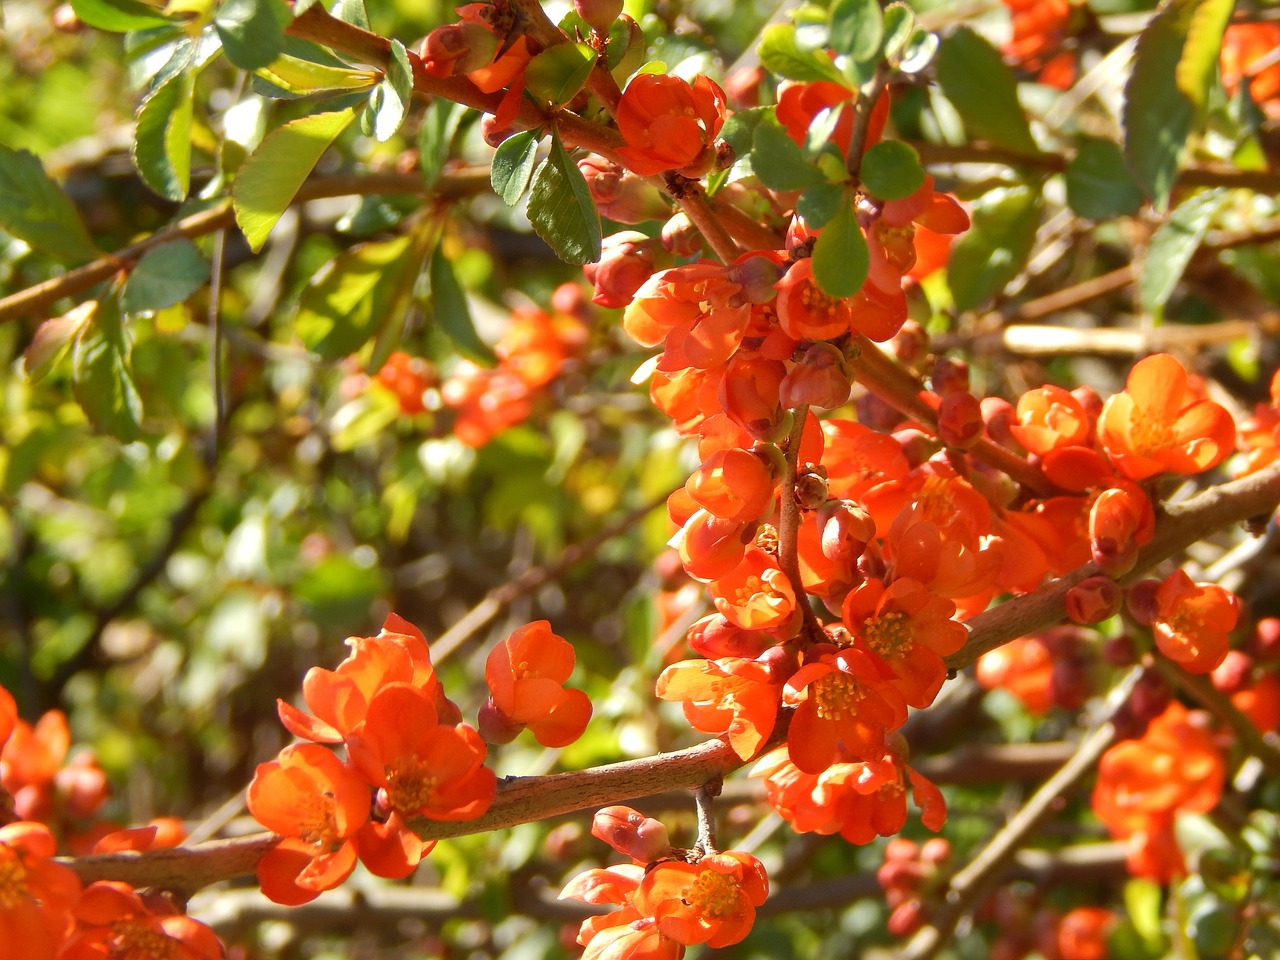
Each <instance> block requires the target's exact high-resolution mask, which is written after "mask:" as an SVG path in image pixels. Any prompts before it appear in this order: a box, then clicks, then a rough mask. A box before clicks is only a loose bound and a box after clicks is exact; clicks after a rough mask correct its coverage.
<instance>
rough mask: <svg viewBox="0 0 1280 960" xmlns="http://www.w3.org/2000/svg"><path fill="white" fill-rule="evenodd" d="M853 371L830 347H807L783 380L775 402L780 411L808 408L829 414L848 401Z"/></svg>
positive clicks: (836, 350)
mask: <svg viewBox="0 0 1280 960" xmlns="http://www.w3.org/2000/svg"><path fill="white" fill-rule="evenodd" d="M852 390H853V371H852V370H851V369H850V367H849V364H848V361H847V360H845V356H844V354H843V353H841V352H840V349H839V348H838V347H836V346H835V345H834V344H830V343H826V342H823V341H817V342H814V343H811V344H809V346H808V347H806V348H805V350H804V353H803V354H802V355H801V356H800V359H799V360H798V361H797V363H796V365H795V366H794V367H792V368H791V370H790V371H789V372H788V373H787V375H786V377H784V378H783V381H782V386H781V387H780V388H779V392H778V399H779V401H780V402H781V403H782V405H783V406H784V407H800V406H806V405H807V406H810V407H817V408H818V409H819V410H831V409H833V408H835V407H840V406H843V405H844V404H846V403H847V402H848V401H849V394H850V392H851V391H852Z"/></svg>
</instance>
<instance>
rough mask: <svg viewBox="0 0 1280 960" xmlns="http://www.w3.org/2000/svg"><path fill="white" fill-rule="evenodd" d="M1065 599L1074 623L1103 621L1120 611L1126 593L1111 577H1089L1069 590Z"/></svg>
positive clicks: (1070, 617) (1069, 615)
mask: <svg viewBox="0 0 1280 960" xmlns="http://www.w3.org/2000/svg"><path fill="white" fill-rule="evenodd" d="M1064 599H1065V603H1066V610H1067V617H1068V619H1070V620H1071V622H1072V623H1101V622H1102V621H1103V620H1110V619H1111V618H1112V617H1114V616H1115V615H1116V614H1117V613H1119V612H1120V606H1121V603H1122V601H1123V599H1124V593H1123V591H1121V589H1120V585H1119V584H1118V583H1116V582H1115V581H1114V580H1112V579H1111V578H1110V577H1089V578H1088V579H1087V580H1082V581H1081V582H1080V583H1077V584H1076V585H1075V586H1074V587H1072V588H1071V589H1070V590H1068V591H1067V595H1066V597H1065V598H1064Z"/></svg>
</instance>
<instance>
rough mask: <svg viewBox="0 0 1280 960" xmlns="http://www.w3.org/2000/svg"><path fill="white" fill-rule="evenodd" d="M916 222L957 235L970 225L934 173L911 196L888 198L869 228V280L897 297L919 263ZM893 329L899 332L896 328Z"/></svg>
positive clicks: (939, 231) (874, 338)
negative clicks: (937, 183) (938, 185)
mask: <svg viewBox="0 0 1280 960" xmlns="http://www.w3.org/2000/svg"><path fill="white" fill-rule="evenodd" d="M917 225H919V226H922V227H926V228H928V229H929V230H931V231H933V232H934V233H937V234H946V235H951V236H954V235H955V234H959V233H964V231H966V230H968V229H969V214H968V213H966V212H965V209H964V207H962V206H960V202H959V201H958V200H956V198H955V197H953V196H951V195H950V194H946V193H938V192H936V191H935V190H934V189H933V177H929V176H926V177H925V178H924V183H923V184H921V185H920V188H919V189H918V190H916V191H915V193H913V194H911V195H910V196H909V197H904V198H902V199H901V200H889V201H886V202H885V203H884V204H883V205H882V206H881V209H880V216H879V217H877V218H876V219H875V221H874V222H873V223H872V225H871V227H870V228H869V229H868V230H867V231H866V233H867V248H868V252H869V254H870V266H869V268H868V272H867V283H868V284H870V285H871V286H872V287H875V288H877V289H879V290H880V291H881V292H883V293H884V294H886V295H889V296H892V297H894V298H895V300H896V299H897V298H898V297H900V296H901V294H902V278H903V277H904V276H905V275H906V274H908V273H909V272H910V271H911V269H912V268H913V267H914V266H915V263H916V248H915V232H916V226H917ZM903 319H906V318H905V316H904V317H903ZM856 324H857V321H855V325H856ZM900 325H901V322H899V326H900ZM860 329H861V328H860ZM862 332H864V333H865V332H866V331H865V330H863V331H862ZM894 333H897V330H896V329H895V330H894ZM867 336H869V337H870V336H871V334H869V333H868V334H867ZM871 339H873V340H881V339H887V338H883V337H871Z"/></svg>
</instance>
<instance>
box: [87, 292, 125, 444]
mask: <svg viewBox="0 0 1280 960" xmlns="http://www.w3.org/2000/svg"><path fill="white" fill-rule="evenodd" d="M130 350H131V344H130V342H129V337H128V333H127V332H126V331H125V329H124V324H123V322H122V318H121V316H120V308H119V306H118V305H117V304H116V303H115V301H114V300H111V299H109V300H104V301H102V302H101V303H99V304H98V309H97V310H96V311H95V313H94V316H93V320H92V322H89V323H86V324H84V326H83V327H82V328H81V329H80V333H79V335H78V336H77V337H76V341H75V345H74V346H73V348H72V353H71V384H72V389H73V392H74V393H75V397H76V401H77V402H78V403H79V404H80V407H81V408H82V409H83V410H84V412H85V416H87V417H88V418H89V421H90V422H91V423H92V424H93V425H94V426H95V427H96V428H97V429H99V430H102V431H103V432H105V433H109V434H111V435H112V436H114V437H116V438H118V439H120V440H123V441H125V442H128V441H131V440H136V439H137V438H138V436H139V435H140V434H141V432H142V398H141V397H140V396H139V395H138V388H137V386H136V385H135V384H134V382H133V373H132V371H131V370H130V367H129V353H130Z"/></svg>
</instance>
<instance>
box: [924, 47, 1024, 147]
mask: <svg viewBox="0 0 1280 960" xmlns="http://www.w3.org/2000/svg"><path fill="white" fill-rule="evenodd" d="M937 66H938V84H939V86H941V87H942V92H943V93H944V94H946V96H947V99H948V100H950V101H951V102H952V103H953V104H954V105H955V108H956V110H957V111H958V112H959V114H960V119H961V120H963V121H964V125H965V129H966V130H968V131H969V132H970V133H971V134H972V135H973V136H974V137H976V138H978V139H980V140H986V141H988V142H990V143H992V144H995V145H996V146H998V147H1005V148H1006V149H1009V150H1014V151H1016V152H1018V153H1025V154H1035V153H1038V152H1039V149H1038V148H1037V147H1036V142H1035V138H1033V137H1032V136H1031V127H1030V126H1029V125H1028V123H1027V116H1026V114H1025V113H1023V111H1022V105H1021V104H1020V103H1018V93H1017V83H1016V82H1015V81H1014V78H1013V74H1012V73H1011V72H1010V70H1009V68H1008V67H1007V66H1006V65H1005V62H1004V59H1003V58H1002V57H1001V56H1000V51H998V50H997V49H996V48H995V47H993V46H992V45H991V44H990V43H988V42H987V41H986V40H985V39H983V38H982V37H980V36H979V35H978V34H977V33H975V32H974V31H973V30H971V29H969V28H968V27H960V28H959V29H957V30H956V31H955V32H953V33H951V34H950V35H949V36H947V37H946V38H944V39H943V41H942V46H941V48H940V49H939V50H938V60H937Z"/></svg>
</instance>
